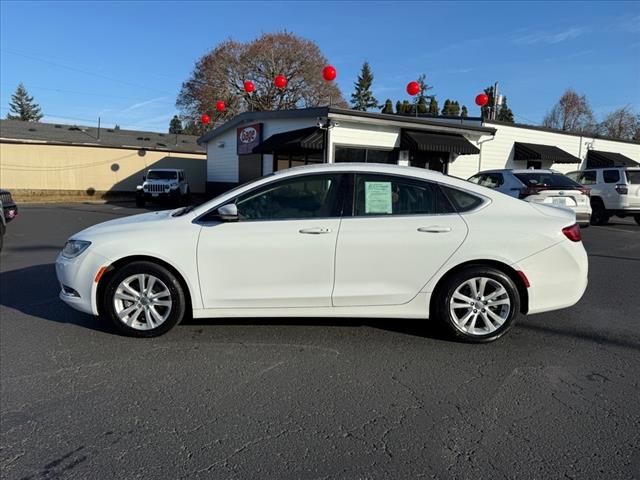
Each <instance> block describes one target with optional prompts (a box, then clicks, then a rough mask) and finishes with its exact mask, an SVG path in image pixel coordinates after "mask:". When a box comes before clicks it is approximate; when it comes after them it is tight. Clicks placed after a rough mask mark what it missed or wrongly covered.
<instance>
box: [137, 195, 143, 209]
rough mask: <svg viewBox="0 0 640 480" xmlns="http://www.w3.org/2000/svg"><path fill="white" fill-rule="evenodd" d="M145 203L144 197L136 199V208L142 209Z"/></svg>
mask: <svg viewBox="0 0 640 480" xmlns="http://www.w3.org/2000/svg"><path fill="white" fill-rule="evenodd" d="M144 204H145V201H144V197H136V207H140V208H142V207H144Z"/></svg>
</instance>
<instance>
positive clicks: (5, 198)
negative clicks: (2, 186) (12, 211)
mask: <svg viewBox="0 0 640 480" xmlns="http://www.w3.org/2000/svg"><path fill="white" fill-rule="evenodd" d="M0 201H2V203H3V204H5V205H6V204H8V203H13V199H12V198H11V194H10V193H9V192H0Z"/></svg>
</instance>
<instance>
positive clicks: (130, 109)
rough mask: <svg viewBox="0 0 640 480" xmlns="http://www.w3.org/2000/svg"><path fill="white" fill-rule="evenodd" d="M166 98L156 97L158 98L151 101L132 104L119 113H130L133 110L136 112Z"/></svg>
mask: <svg viewBox="0 0 640 480" xmlns="http://www.w3.org/2000/svg"><path fill="white" fill-rule="evenodd" d="M167 98H168V97H158V98H152V99H151V100H145V101H144V102H139V103H134V104H133V105H131V106H129V107H127V108H125V109H124V110H122V111H121V112H120V113H121V114H122V113H127V112H131V111H133V110H138V109H139V108H142V107H145V106H147V105H150V104H152V103H156V102H161V101H163V100H166V99H167Z"/></svg>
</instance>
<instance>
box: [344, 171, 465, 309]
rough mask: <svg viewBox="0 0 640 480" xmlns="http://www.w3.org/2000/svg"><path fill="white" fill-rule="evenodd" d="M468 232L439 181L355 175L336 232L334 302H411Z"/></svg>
mask: <svg viewBox="0 0 640 480" xmlns="http://www.w3.org/2000/svg"><path fill="white" fill-rule="evenodd" d="M466 235H467V225H466V223H465V222H464V221H463V220H462V218H461V217H460V215H458V214H457V213H455V212H453V208H452V207H451V205H450V203H449V202H448V200H447V198H446V197H445V196H444V194H443V193H442V191H441V189H440V188H439V186H438V185H437V184H435V183H432V182H428V181H423V180H419V179H411V178H408V177H402V176H393V175H378V174H357V175H355V188H354V208H353V216H351V217H348V216H345V217H344V218H343V219H342V224H341V226H340V233H339V235H338V243H337V248H336V272H335V284H334V289H333V297H332V298H333V305H334V306H336V307H339V306H365V305H398V304H402V303H406V302H409V301H410V300H411V299H412V298H413V297H415V296H416V295H417V294H418V292H419V291H420V290H421V289H422V287H423V286H424V285H425V284H426V283H427V282H428V280H429V279H430V278H431V277H432V276H433V275H434V274H435V273H436V272H437V271H438V270H439V269H440V267H441V266H442V265H443V264H444V263H445V262H446V261H447V259H449V257H450V256H451V255H452V254H453V253H454V252H455V251H456V250H457V249H458V248H459V246H460V245H461V244H462V242H463V241H464V239H465V237H466Z"/></svg>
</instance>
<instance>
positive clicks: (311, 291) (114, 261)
mask: <svg viewBox="0 0 640 480" xmlns="http://www.w3.org/2000/svg"><path fill="white" fill-rule="evenodd" d="M587 268H588V263H587V255H586V252H585V250H584V247H583V246H582V242H581V236H580V228H579V226H578V225H577V224H576V221H575V214H574V213H573V212H571V211H567V210H563V209H557V208H553V207H548V206H545V205H540V204H533V203H526V202H522V201H519V200H517V199H515V198H512V197H509V196H507V195H503V194H502V193H499V192H494V191H491V190H489V189H487V188H484V187H481V186H478V185H474V184H472V183H470V182H467V181H464V180H458V179H455V178H451V177H447V176H445V175H442V174H440V173H436V172H432V171H428V170H423V169H418V168H412V167H401V166H396V165H376V164H329V165H326V164H325V165H318V166H305V167H297V168H292V169H289V170H285V171H281V172H278V173H276V174H274V175H270V176H268V177H263V178H261V179H258V180H256V181H253V182H251V183H248V184H245V185H242V186H240V187H238V188H236V189H234V190H231V191H229V192H227V193H225V194H223V195H221V196H219V197H217V198H215V199H213V200H211V201H210V202H208V203H205V204H203V205H200V206H198V207H195V208H194V207H183V208H180V209H177V210H172V211H164V212H153V213H145V214H142V215H135V216H131V217H127V218H122V219H117V220H112V221H109V222H105V223H101V224H99V225H95V226H93V227H90V228H88V229H86V230H83V231H81V232H80V233H77V234H76V235H73V236H72V237H71V238H70V239H69V240H68V241H67V243H66V245H65V247H64V249H63V251H62V252H61V253H60V255H59V256H58V259H57V261H56V272H57V276H58V280H59V281H60V285H61V292H60V298H61V299H62V300H64V301H65V302H66V303H68V304H69V305H71V306H72V307H73V308H76V309H78V310H80V311H82V312H86V313H89V314H93V315H99V316H100V317H101V318H103V319H104V320H107V321H111V322H112V323H113V325H115V327H116V328H117V329H118V330H119V331H120V332H122V333H123V334H126V335H131V336H137V337H151V336H156V335H161V334H163V333H165V332H167V331H168V330H170V329H171V328H172V327H174V326H175V325H176V324H178V323H179V322H180V321H181V320H182V319H183V318H184V317H185V316H186V315H192V316H193V317H195V318H207V317H302V316H314V317H385V318H410V319H419V320H426V319H437V320H439V321H441V322H443V323H444V325H446V327H447V328H448V330H449V331H450V332H451V333H452V334H453V335H454V336H456V337H458V338H459V339H462V340H466V341H471V342H487V341H491V340H495V339H497V338H498V337H500V336H501V335H503V334H504V333H506V332H507V331H508V330H509V329H510V328H511V327H512V326H513V324H514V321H515V319H516V317H517V316H518V315H519V314H521V313H522V314H530V313H538V312H545V311H550V310H556V309H560V308H564V307H569V306H571V305H574V304H575V303H576V302H577V301H578V300H579V299H580V298H581V297H582V295H583V293H584V291H585V289H586V286H587Z"/></svg>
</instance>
